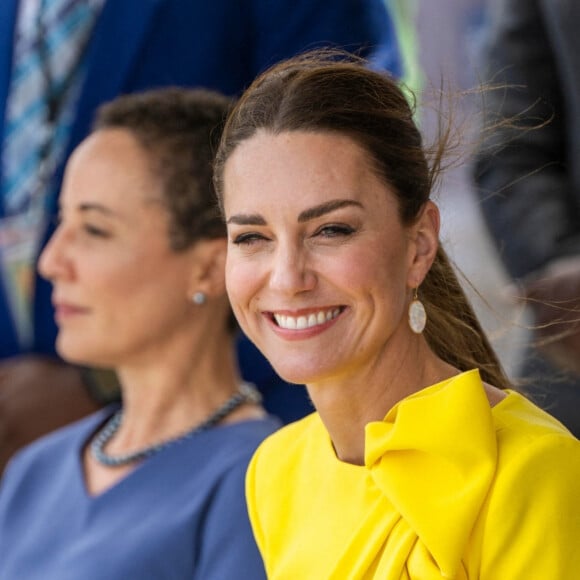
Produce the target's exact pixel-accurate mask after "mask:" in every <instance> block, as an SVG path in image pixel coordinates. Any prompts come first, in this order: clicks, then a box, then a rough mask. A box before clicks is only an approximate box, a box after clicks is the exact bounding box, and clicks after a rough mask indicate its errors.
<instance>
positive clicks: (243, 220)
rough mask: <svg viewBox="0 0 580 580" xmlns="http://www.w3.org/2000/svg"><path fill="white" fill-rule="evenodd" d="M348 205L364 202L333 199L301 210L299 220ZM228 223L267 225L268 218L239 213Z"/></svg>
mask: <svg viewBox="0 0 580 580" xmlns="http://www.w3.org/2000/svg"><path fill="white" fill-rule="evenodd" d="M348 206H355V207H360V208H362V207H363V205H362V203H360V202H359V201H355V200H353V199H333V200H331V201H327V202H325V203H321V204H320V205H316V206H314V207H311V208H308V209H305V210H304V211H302V212H300V214H299V215H298V222H299V223H303V222H307V221H309V220H312V219H315V218H318V217H321V216H323V215H325V214H327V213H330V212H333V211H335V210H337V209H341V208H343V207H348ZM227 223H228V224H236V225H239V226H265V225H266V220H265V219H264V218H263V217H262V216H261V215H260V214H257V213H252V214H245V213H238V214H234V215H232V216H230V217H229V218H228V220H227Z"/></svg>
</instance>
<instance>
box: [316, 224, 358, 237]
mask: <svg viewBox="0 0 580 580" xmlns="http://www.w3.org/2000/svg"><path fill="white" fill-rule="evenodd" d="M354 231H355V230H354V228H353V227H351V226H347V225H346V224H328V225H325V226H322V227H321V228H318V229H317V230H316V232H315V234H314V235H315V236H322V237H325V238H339V237H344V236H349V235H351V234H353V233H354Z"/></svg>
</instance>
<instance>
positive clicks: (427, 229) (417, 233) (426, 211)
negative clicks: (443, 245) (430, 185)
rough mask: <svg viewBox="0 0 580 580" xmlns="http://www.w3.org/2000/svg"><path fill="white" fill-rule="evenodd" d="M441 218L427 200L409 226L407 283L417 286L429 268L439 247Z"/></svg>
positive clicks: (434, 206)
mask: <svg viewBox="0 0 580 580" xmlns="http://www.w3.org/2000/svg"><path fill="white" fill-rule="evenodd" d="M440 224H441V218H440V215H439V208H438V207H437V206H436V205H435V204H434V203H433V202H432V201H431V200H429V201H427V202H426V203H425V205H424V206H423V209H422V210H421V213H420V214H419V217H418V218H417V220H416V222H415V223H414V224H413V225H412V226H411V235H410V264H409V272H408V276H407V284H408V286H409V287H410V288H418V287H419V286H420V285H421V283H422V282H423V279H424V278H425V276H426V275H427V272H428V271H429V269H430V268H431V265H432V264H433V261H434V260H435V256H436V254H437V248H438V247H439V228H440Z"/></svg>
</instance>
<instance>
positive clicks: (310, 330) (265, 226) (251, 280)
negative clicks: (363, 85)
mask: <svg viewBox="0 0 580 580" xmlns="http://www.w3.org/2000/svg"><path fill="white" fill-rule="evenodd" d="M224 210H225V216H226V220H227V223H228V256H227V261H226V264H227V265H226V284H227V289H228V294H229V297H230V301H231V303H232V306H233V309H234V312H235V314H236V316H237V318H238V320H239V322H240V325H241V327H242V329H243V330H244V332H245V333H246V334H247V335H248V336H249V338H250V339H251V340H252V341H253V342H254V343H255V344H256V345H257V347H258V348H259V349H260V350H261V351H262V352H263V353H264V355H265V356H266V358H268V359H269V361H270V362H271V363H272V364H273V366H274V368H275V369H276V370H277V372H278V373H279V374H280V375H281V376H282V377H284V378H285V379H286V380H288V381H291V382H296V383H312V382H315V381H324V380H327V379H336V378H340V377H341V376H344V377H348V376H349V374H352V373H355V372H357V371H362V372H364V371H365V370H369V372H370V371H371V369H372V368H373V365H375V364H376V363H377V361H379V360H383V357H384V356H385V355H386V356H387V357H397V356H399V355H400V353H401V351H402V349H405V348H406V344H408V341H409V340H410V338H409V336H410V333H411V331H410V330H409V328H408V325H407V321H406V307H407V303H408V296H409V289H410V281H411V279H412V278H413V277H414V276H415V275H416V274H417V272H414V269H415V268H416V267H415V266H414V262H415V253H416V244H415V243H414V242H413V241H412V231H411V229H408V228H406V227H404V226H403V225H402V223H401V221H400V219H399V214H398V207H397V200H396V198H395V195H394V194H393V192H392V191H390V190H389V189H388V187H387V186H386V185H385V184H384V183H382V182H381V181H380V180H379V178H378V177H377V176H376V175H375V173H374V172H373V170H372V168H371V162H370V160H369V159H368V156H367V154H366V152H365V151H364V150H363V149H362V148H361V147H360V146H359V145H358V144H357V143H356V142H355V141H354V140H352V139H350V138H349V137H346V136H341V135H338V134H330V133H308V132H300V131H292V132H284V133H281V134H278V135H272V134H270V133H267V132H265V131H259V132H258V133H256V134H255V135H254V136H253V137H251V138H250V139H248V140H246V141H244V142H242V143H241V144H240V145H239V146H238V147H237V149H236V150H235V151H234V152H233V154H232V155H231V157H230V158H229V159H228V161H227V162H226V165H225V168H224Z"/></svg>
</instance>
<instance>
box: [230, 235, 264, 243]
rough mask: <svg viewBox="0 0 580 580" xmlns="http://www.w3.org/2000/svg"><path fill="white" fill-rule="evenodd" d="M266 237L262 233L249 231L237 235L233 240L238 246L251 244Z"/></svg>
mask: <svg viewBox="0 0 580 580" xmlns="http://www.w3.org/2000/svg"><path fill="white" fill-rule="evenodd" d="M265 239H266V238H265V237H264V236H263V235H262V234H258V233H257V232H247V233H243V234H239V235H237V236H235V237H234V238H233V240H232V242H233V243H234V244H236V245H237V246H250V245H252V244H255V243H257V242H261V241H263V240H265Z"/></svg>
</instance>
